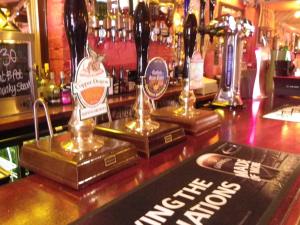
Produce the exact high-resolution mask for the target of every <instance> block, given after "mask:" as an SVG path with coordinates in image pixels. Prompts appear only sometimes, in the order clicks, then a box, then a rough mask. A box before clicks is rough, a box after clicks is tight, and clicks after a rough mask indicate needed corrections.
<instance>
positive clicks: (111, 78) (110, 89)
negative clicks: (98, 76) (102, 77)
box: [108, 72, 114, 96]
mask: <svg viewBox="0 0 300 225" xmlns="http://www.w3.org/2000/svg"><path fill="white" fill-rule="evenodd" d="M108 76H109V82H110V86H109V88H108V95H109V96H111V95H114V80H113V76H112V72H111V73H109V74H108Z"/></svg>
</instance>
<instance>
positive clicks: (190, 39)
mask: <svg viewBox="0 0 300 225" xmlns="http://www.w3.org/2000/svg"><path fill="white" fill-rule="evenodd" d="M196 35H197V19H196V16H195V15H194V14H193V13H191V14H188V16H187V19H186V21H185V24H184V28H183V38H184V56H185V58H184V71H183V78H188V71H189V63H190V58H191V57H192V56H193V53H194V48H195V43H196Z"/></svg>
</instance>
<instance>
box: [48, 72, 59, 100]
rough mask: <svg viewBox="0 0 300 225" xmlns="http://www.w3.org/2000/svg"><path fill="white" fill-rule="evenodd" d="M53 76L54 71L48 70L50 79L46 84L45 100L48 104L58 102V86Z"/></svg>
mask: <svg viewBox="0 0 300 225" xmlns="http://www.w3.org/2000/svg"><path fill="white" fill-rule="evenodd" d="M54 77H55V75H54V72H50V81H49V83H48V85H47V86H46V96H45V100H46V101H47V102H48V104H50V105H57V104H60V88H59V86H58V85H56V83H55V80H54Z"/></svg>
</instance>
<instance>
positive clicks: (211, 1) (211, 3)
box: [209, 0, 216, 43]
mask: <svg viewBox="0 0 300 225" xmlns="http://www.w3.org/2000/svg"><path fill="white" fill-rule="evenodd" d="M215 7H216V0H209V22H212V21H213V19H214V11H215ZM213 40H214V36H213V34H212V32H211V31H209V41H210V43H212V42H213Z"/></svg>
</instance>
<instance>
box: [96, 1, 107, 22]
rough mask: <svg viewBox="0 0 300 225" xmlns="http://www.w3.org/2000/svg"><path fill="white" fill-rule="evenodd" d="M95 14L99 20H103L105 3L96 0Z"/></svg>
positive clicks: (105, 10) (105, 12) (105, 13)
mask: <svg viewBox="0 0 300 225" xmlns="http://www.w3.org/2000/svg"><path fill="white" fill-rule="evenodd" d="M95 14H96V16H97V17H98V19H99V20H104V19H105V17H106V15H107V1H106V0H97V1H96V2H95Z"/></svg>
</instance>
